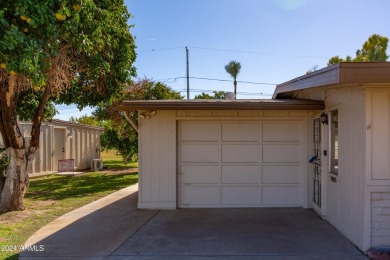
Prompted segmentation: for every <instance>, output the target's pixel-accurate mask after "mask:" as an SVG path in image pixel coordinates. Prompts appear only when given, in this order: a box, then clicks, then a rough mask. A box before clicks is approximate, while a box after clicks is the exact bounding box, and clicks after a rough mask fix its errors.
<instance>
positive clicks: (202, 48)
mask: <svg viewBox="0 0 390 260" xmlns="http://www.w3.org/2000/svg"><path fill="white" fill-rule="evenodd" d="M189 48H192V49H199V50H209V51H224V52H241V53H251V54H264V55H277V54H276V53H272V52H257V51H242V50H228V49H218V48H206V47H189Z"/></svg>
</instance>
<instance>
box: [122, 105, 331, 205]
mask: <svg viewBox="0 0 390 260" xmlns="http://www.w3.org/2000/svg"><path fill="white" fill-rule="evenodd" d="M323 108H324V104H323V102H321V101H306V100H282V101H279V100H149V101H129V102H127V103H125V104H124V107H122V108H121V109H122V110H125V111H132V110H139V112H140V113H139V114H140V118H139V121H138V123H139V126H138V132H139V140H140V142H139V173H140V179H139V184H140V185H139V203H138V207H139V208H158V209H175V208H204V207H212V208H216V207H308V206H309V202H308V196H307V194H308V177H307V176H308V172H309V171H308V169H309V165H308V157H309V154H308V146H309V136H308V132H307V129H308V123H309V120H308V119H309V118H310V116H311V115H313V113H315V111H319V110H321V109H323Z"/></svg>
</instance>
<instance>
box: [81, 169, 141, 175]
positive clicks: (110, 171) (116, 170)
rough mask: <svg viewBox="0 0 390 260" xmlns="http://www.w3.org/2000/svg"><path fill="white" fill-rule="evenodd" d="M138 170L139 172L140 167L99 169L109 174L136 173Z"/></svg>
mask: <svg viewBox="0 0 390 260" xmlns="http://www.w3.org/2000/svg"><path fill="white" fill-rule="evenodd" d="M88 172H90V171H88ZM137 172H138V168H112V169H104V170H102V171H99V173H103V174H109V175H120V174H134V173H137Z"/></svg>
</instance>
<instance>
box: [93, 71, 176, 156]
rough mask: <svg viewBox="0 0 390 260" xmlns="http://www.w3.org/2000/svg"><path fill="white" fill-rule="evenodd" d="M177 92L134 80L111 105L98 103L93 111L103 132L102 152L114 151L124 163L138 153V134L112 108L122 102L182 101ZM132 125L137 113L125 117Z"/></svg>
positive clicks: (161, 84) (154, 83)
mask: <svg viewBox="0 0 390 260" xmlns="http://www.w3.org/2000/svg"><path fill="white" fill-rule="evenodd" d="M182 98H183V96H182V95H180V93H179V92H176V91H173V90H172V89H171V88H169V87H168V86H167V85H165V84H163V83H161V82H154V81H152V80H149V79H146V78H145V79H138V81H136V82H133V83H132V84H131V85H129V86H128V87H127V88H124V89H123V90H122V92H121V93H120V94H119V95H117V97H116V98H115V100H114V101H113V103H111V104H105V103H102V104H101V105H100V106H98V108H97V109H96V110H95V111H94V112H93V115H94V116H95V118H96V119H97V120H98V121H100V122H103V124H102V126H104V127H105V131H104V133H103V134H102V136H101V139H100V143H101V146H102V148H103V150H112V149H114V150H116V151H118V153H119V154H120V155H121V156H122V157H123V159H124V161H125V162H129V161H134V160H136V159H137V154H138V134H137V132H136V131H135V130H134V129H133V127H132V126H131V125H130V123H129V122H128V121H127V120H126V119H125V118H124V117H123V116H122V115H121V114H120V113H119V111H117V110H116V109H115V107H117V106H119V105H120V104H121V102H122V101H124V100H161V99H182ZM129 116H130V117H131V118H132V120H133V121H134V122H137V121H138V114H137V112H134V113H133V114H130V115H129Z"/></svg>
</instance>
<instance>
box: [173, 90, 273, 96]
mask: <svg viewBox="0 0 390 260" xmlns="http://www.w3.org/2000/svg"><path fill="white" fill-rule="evenodd" d="M190 90H191V91H192V92H197V93H202V92H204V93H214V91H215V90H210V89H190ZM177 91H178V92H180V93H182V92H186V91H187V90H186V89H181V90H177ZM237 94H240V95H251V96H253V95H258V96H272V95H273V94H269V93H263V92H237Z"/></svg>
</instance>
